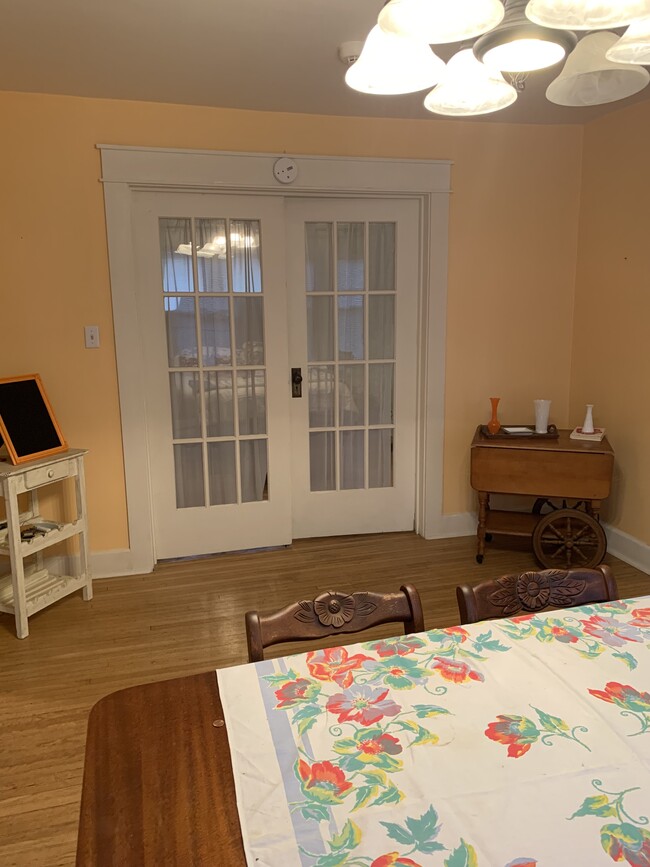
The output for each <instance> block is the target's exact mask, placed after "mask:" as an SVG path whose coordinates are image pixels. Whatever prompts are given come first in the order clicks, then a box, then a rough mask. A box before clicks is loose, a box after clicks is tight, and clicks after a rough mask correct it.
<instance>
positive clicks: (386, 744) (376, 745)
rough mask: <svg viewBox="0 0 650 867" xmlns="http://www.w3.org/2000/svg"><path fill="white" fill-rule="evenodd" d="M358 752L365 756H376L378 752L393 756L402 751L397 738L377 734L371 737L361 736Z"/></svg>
mask: <svg viewBox="0 0 650 867" xmlns="http://www.w3.org/2000/svg"><path fill="white" fill-rule="evenodd" d="M359 752H360V753H363V754H364V755H366V756H377V755H379V754H380V753H388V754H389V755H391V756H394V755H396V754H397V753H401V752H402V747H401V746H400V742H399V741H398V740H397V738H394V737H393V736H392V735H377V736H375V737H372V738H362V739H361V740H360V741H359Z"/></svg>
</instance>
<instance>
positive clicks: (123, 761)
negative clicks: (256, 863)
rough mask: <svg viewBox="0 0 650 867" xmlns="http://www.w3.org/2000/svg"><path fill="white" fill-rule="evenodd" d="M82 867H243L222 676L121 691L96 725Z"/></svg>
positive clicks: (91, 725) (104, 702)
mask: <svg viewBox="0 0 650 867" xmlns="http://www.w3.org/2000/svg"><path fill="white" fill-rule="evenodd" d="M76 864H77V867H148V865H156V867H175V865H178V867H186V865H187V867H199V865H200V867H207V865H228V867H240V865H241V867H244V865H245V864H246V859H245V856H244V849H243V845H242V836H241V830H240V827H239V818H238V815H237V803H236V800H235V787H234V781H233V774H232V765H231V762H230V749H229V745H228V733H227V731H226V727H225V725H224V723H223V711H222V707H221V700H220V698H219V689H218V685H217V678H216V674H215V672H214V671H209V672H206V673H204V674H196V675H190V676H188V677H180V678H175V679H173V680H165V681H160V682H157V683H147V684H143V685H142V686H134V687H131V688H129V689H123V690H120V691H119V692H114V693H112V694H111V695H108V696H106V697H105V698H103V699H101V700H100V701H99V702H98V703H97V704H96V705H95V706H94V707H93V709H92V710H91V712H90V717H89V720H88V737H87V741H86V762H85V770H84V780H83V793H82V799H81V815H80V822H79V836H78V844H77V861H76Z"/></svg>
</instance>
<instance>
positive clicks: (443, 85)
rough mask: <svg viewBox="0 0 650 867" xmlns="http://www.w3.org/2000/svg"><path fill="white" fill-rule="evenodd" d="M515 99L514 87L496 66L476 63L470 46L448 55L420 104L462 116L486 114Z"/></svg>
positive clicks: (434, 110) (439, 112) (440, 111)
mask: <svg viewBox="0 0 650 867" xmlns="http://www.w3.org/2000/svg"><path fill="white" fill-rule="evenodd" d="M516 99H517V91H516V90H515V88H514V87H513V86H512V85H511V84H508V83H507V82H506V81H504V79H503V76H502V75H501V73H500V72H499V71H498V70H496V69H489V68H488V67H487V66H485V65H484V64H483V63H480V62H479V61H478V60H477V59H476V57H474V54H473V52H472V49H471V48H464V49H463V50H461V51H459V52H458V53H457V54H454V56H453V57H452V58H451V60H450V61H449V63H448V64H447V68H446V69H445V75H444V78H443V79H442V81H441V82H440V84H439V85H438V86H437V87H434V89H433V90H432V91H431V93H429V94H427V96H426V97H425V99H424V107H425V108H426V109H428V110H429V111H433V112H435V113H436V114H445V115H450V116H454V117H463V116H468V115H475V114H489V113H490V112H492V111H499V109H501V108H506V107H507V106H509V105H511V104H512V103H513V102H514V101H515V100H516Z"/></svg>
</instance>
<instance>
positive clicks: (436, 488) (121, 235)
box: [97, 145, 451, 574]
mask: <svg viewBox="0 0 650 867" xmlns="http://www.w3.org/2000/svg"><path fill="white" fill-rule="evenodd" d="M97 147H98V148H99V150H100V153H101V163H102V177H101V181H102V183H103V185H104V208H105V214H106V229H107V239H108V257H109V268H110V282H111V296H112V303H113V320H114V329H115V350H116V364H117V376H118V384H119V397H120V414H121V421H122V445H123V452H124V472H125V486H126V500H127V512H128V527H129V545H130V551H131V558H130V561H131V567H132V569H131V571H132V572H133V574H137V573H144V572H150V571H151V570H152V569H153V567H154V564H155V552H154V542H153V506H152V497H151V490H150V486H149V479H150V466H149V453H148V445H147V416H146V405H145V399H144V397H145V382H144V380H143V375H142V371H143V364H142V350H141V340H140V338H139V334H140V326H139V321H138V312H137V305H136V296H135V292H134V289H133V287H134V284H135V262H136V259H135V254H136V251H135V249H134V244H133V232H132V201H133V195H134V194H135V193H137V192H140V191H147V192H155V191H161V192H162V191H164V192H174V191H177V192H181V191H182V192H214V193H217V192H218V193H240V194H243V193H246V194H249V195H273V196H282V197H285V198H286V197H289V196H301V195H302V196H309V197H323V198H326V197H332V196H334V197H336V196H340V197H345V198H373V197H381V198H391V197H394V198H409V199H414V200H416V201H417V202H418V203H419V213H420V241H421V243H420V262H419V276H420V279H419V286H418V316H419V323H420V333H419V335H418V342H419V346H418V389H417V392H418V406H417V443H416V449H417V460H416V466H417V478H416V503H415V530H416V532H417V533H419V534H420V535H422V536H424V538H426V539H431V538H437V537H439V536H442V535H444V521H443V514H442V496H443V487H442V485H443V444H444V443H443V439H444V399H445V393H444V387H445V357H446V314H447V251H448V223H449V194H450V177H451V162H450V161H449V160H398V159H376V158H368V159H364V158H358V157H329V156H313V155H295V156H294V157H293V158H294V159H295V160H296V161H297V164H298V168H299V173H298V178H297V180H296V181H295V182H294V183H293V184H291V186H288V185H284V184H280V183H279V182H278V181H276V180H275V178H274V177H273V164H274V162H275V160H276V159H278V157H280V156H286V154H268V153H267V154H261V153H232V152H225V151H195V150H180V149H167V148H146V147H145V148H143V147H128V146H116V145H97Z"/></svg>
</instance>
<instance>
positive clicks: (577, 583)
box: [456, 564, 618, 623]
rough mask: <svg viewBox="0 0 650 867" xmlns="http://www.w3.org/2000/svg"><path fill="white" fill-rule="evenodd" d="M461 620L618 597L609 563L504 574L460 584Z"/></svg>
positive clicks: (469, 621) (457, 593) (474, 619)
mask: <svg viewBox="0 0 650 867" xmlns="http://www.w3.org/2000/svg"><path fill="white" fill-rule="evenodd" d="M456 598H457V599H458V610H459V612H460V622H461V623H477V622H478V621H479V620H492V619H494V618H496V617H513V616H514V615H516V614H519V613H523V612H525V613H531V612H532V613H535V612H537V611H543V610H544V609H555V608H569V607H573V606H576V605H587V604H588V603H589V602H611V601H612V600H613V599H618V588H617V587H616V580H615V579H614V576H613V575H612V572H611V569H610V568H609V566H605V565H604V564H603V565H601V566H598V567H596V568H595V569H565V570H562V569H544V570H542V571H540V572H523V573H522V574H521V575H502V576H501V578H494V579H492V580H491V581H483V583H481V584H478V585H477V586H476V587H470V586H469V585H467V584H461V585H460V586H459V587H456Z"/></svg>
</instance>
